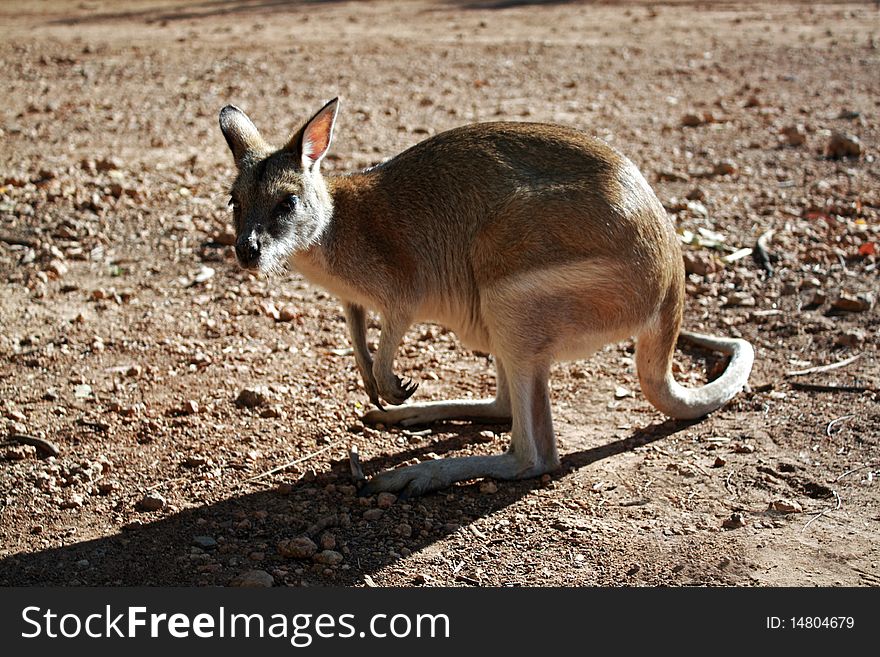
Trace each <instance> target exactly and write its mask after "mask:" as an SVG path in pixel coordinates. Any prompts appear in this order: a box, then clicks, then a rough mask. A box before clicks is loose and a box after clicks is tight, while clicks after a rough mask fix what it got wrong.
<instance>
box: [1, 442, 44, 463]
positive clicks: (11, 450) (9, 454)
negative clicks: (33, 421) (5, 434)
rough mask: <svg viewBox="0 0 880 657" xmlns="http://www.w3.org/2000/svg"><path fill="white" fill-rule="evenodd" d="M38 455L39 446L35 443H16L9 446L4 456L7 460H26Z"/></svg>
mask: <svg viewBox="0 0 880 657" xmlns="http://www.w3.org/2000/svg"><path fill="white" fill-rule="evenodd" d="M36 455H37V448H36V447H34V446H33V445H15V446H13V447H7V448H6V452H5V453H4V454H3V457H4V458H5V459H6V460H7V461H24V460H25V459H29V458H33V457H35V456H36Z"/></svg>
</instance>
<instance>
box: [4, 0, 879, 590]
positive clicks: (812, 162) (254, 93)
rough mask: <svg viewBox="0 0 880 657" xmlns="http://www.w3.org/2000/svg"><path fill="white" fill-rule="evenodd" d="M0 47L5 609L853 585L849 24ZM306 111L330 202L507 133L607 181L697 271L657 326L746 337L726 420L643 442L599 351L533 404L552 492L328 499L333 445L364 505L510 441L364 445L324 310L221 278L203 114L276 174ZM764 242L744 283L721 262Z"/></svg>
mask: <svg viewBox="0 0 880 657" xmlns="http://www.w3.org/2000/svg"><path fill="white" fill-rule="evenodd" d="M0 26H2V27H0V37H2V38H0V61H2V64H3V70H4V71H5V79H6V82H5V87H6V93H5V94H4V98H5V102H4V103H3V106H2V108H0V116H2V123H0V135H2V139H3V145H4V148H3V149H2V151H0V281H2V295H0V325H2V331H0V414H2V415H3V416H4V419H3V422H4V426H3V434H5V438H4V440H5V442H4V444H3V446H2V447H0V585H41V584H60V585H103V584H110V585H121V584H125V585H143V584H145V585H160V584H161V585H185V586H190V585H192V586H196V585H218V584H219V585H227V584H232V583H240V580H236V578H237V577H239V576H240V575H242V574H245V573H247V572H248V571H252V570H259V571H264V574H262V575H253V574H251V575H250V577H262V578H263V581H265V582H266V583H269V582H274V584H276V585H292V586H306V585H308V586H314V585H344V586H363V585H368V586H372V585H378V586H384V585H404V586H410V585H429V586H430V585H448V586H470V585H500V586H505V585H523V586H544V585H561V586H571V585H603V586H605V585H732V586H754V585H758V586H773V585H821V586H839V585H846V586H851V585H870V586H874V585H877V584H880V540H878V539H880V494H878V492H880V487H878V481H877V476H878V474H880V457H878V441H880V405H878V404H877V390H878V381H880V376H878V374H880V367H878V346H877V337H876V336H877V329H878V311H877V306H876V303H875V301H876V295H877V290H878V286H877V262H878V255H877V248H878V246H877V243H878V216H880V175H878V174H880V169H878V160H877V158H878V156H880V151H878V144H880V123H878V113H880V93H878V91H880V89H878V76H877V71H878V70H880V50H878V43H880V12H878V10H877V8H876V7H875V4H874V3H829V4H821V3H805V2H784V1H782V2H779V1H777V2H742V3H735V2H727V3H692V2H651V3H642V2H584V3H565V2H559V3H553V2H546V3H541V2H533V3H529V2H497V3H496V2H491V1H488V2H477V1H475V2H473V3H465V2H455V1H449V2H438V3H427V2H408V3H392V2H387V1H385V0H381V1H377V2H365V3H353V2H352V3H347V2H290V3H277V2H270V1H259V0H253V1H224V2H221V1H219V0H215V1H207V2H198V3H190V4H185V3H178V2H169V1H168V0H155V1H154V2H151V3H141V2H137V3H136V2H119V3H109V2H94V1H91V0H87V1H86V2H81V3H78V4H73V3H67V2H59V1H54V0H53V1H49V2H39V3H20V6H19V5H18V4H17V3H4V4H3V5H2V7H0ZM336 95H340V96H341V97H342V99H343V104H342V109H341V114H340V120H339V124H338V126H337V132H336V136H335V142H334V144H333V147H332V148H333V151H332V153H331V155H330V156H329V158H328V161H327V163H326V165H325V171H329V172H332V171H345V170H351V169H354V168H360V167H364V166H367V165H370V164H373V163H375V162H378V161H380V160H381V159H383V158H385V157H388V156H391V155H393V154H395V153H397V152H399V151H400V150H402V149H404V148H405V147H407V146H409V145H411V144H413V143H415V142H417V141H419V140H421V139H423V138H425V137H426V136H427V135H430V134H433V133H436V132H438V131H441V130H444V129H447V128H450V127H453V126H456V125H461V124H464V123H469V122H474V121H481V120H494V119H500V118H503V119H515V120H525V121H551V122H557V123H563V124H566V125H571V126H575V127H579V128H581V129H583V130H586V131H588V132H591V133H593V134H596V135H597V136H599V137H601V138H603V139H605V140H607V141H608V142H609V143H611V144H612V145H614V146H615V147H617V148H619V149H620V150H622V151H623V152H624V153H626V154H627V155H628V156H630V157H631V159H633V160H634V161H635V162H636V164H638V166H639V167H640V168H641V169H642V170H643V172H644V173H645V175H646V177H647V178H648V180H649V181H650V182H651V184H652V185H653V186H654V188H655V189H656V191H657V194H658V196H659V197H660V199H661V200H662V201H663V203H664V204H665V205H666V207H667V209H668V210H669V212H670V214H671V215H672V216H673V217H674V218H675V220H676V221H677V224H678V226H679V227H680V229H681V231H682V234H683V235H685V236H687V235H691V236H692V235H694V234H696V235H698V236H700V237H701V238H702V242H701V241H700V240H699V239H697V238H693V239H690V240H689V241H690V243H689V244H683V249H684V251H685V253H686V255H687V258H688V262H689V264H688V268H689V270H690V271H691V272H693V273H691V274H690V276H689V281H688V292H689V298H688V306H687V310H686V317H685V325H686V327H687V328H690V329H693V330H702V331H704V332H712V333H717V334H723V335H736V336H742V337H745V338H747V339H749V340H750V341H751V342H752V343H753V344H754V346H755V348H756V351H757V362H756V365H755V368H754V372H753V374H752V378H751V384H750V388H749V389H748V390H746V391H745V392H744V393H743V394H741V395H740V396H738V397H737V398H736V399H735V400H734V401H733V402H732V403H730V404H729V405H727V406H726V407H725V408H723V409H721V410H719V411H718V412H716V413H714V414H713V415H711V416H710V417H709V418H707V419H705V420H703V421H702V422H699V423H696V424H690V425H688V424H684V423H674V422H670V421H666V420H665V419H664V418H663V417H662V416H661V415H660V414H659V413H658V412H656V411H655V410H654V409H653V408H652V407H651V406H650V405H649V404H648V403H647V401H645V399H644V398H643V397H642V396H641V393H640V392H639V389H638V384H637V379H636V375H635V370H634V365H633V360H632V355H633V345H632V343H623V344H619V345H614V346H609V347H607V348H606V349H604V350H603V351H602V352H600V353H599V354H597V355H596V356H595V357H594V358H592V359H591V360H589V361H584V362H574V363H561V364H559V365H557V366H556V367H555V368H554V371H553V376H552V382H551V385H552V390H553V409H554V417H555V423H556V428H557V431H558V435H559V444H560V452H561V454H562V455H563V468H562V470H561V471H560V472H559V473H557V474H556V475H555V476H553V477H549V478H546V479H545V480H528V481H521V482H489V481H475V482H466V483H464V484H461V485H456V486H453V487H452V488H450V489H448V490H446V491H444V492H442V493H436V494H431V495H427V496H425V497H423V498H419V499H414V500H406V501H404V500H398V501H396V502H395V503H393V504H391V505H390V506H388V505H387V504H385V503H386V502H387V500H384V499H383V500H382V502H383V506H387V508H380V505H379V501H378V500H377V499H375V498H358V497H357V496H356V495H355V488H354V486H353V485H352V481H351V477H350V474H349V467H348V460H347V459H348V457H347V455H348V448H349V445H350V444H356V445H357V446H358V447H359V450H360V453H361V455H362V459H363V462H364V468H365V470H366V471H367V473H368V474H370V473H374V472H376V471H378V470H380V469H383V468H388V467H393V466H395V465H397V464H400V463H405V462H415V461H416V460H421V459H425V458H435V457H437V456H440V457H443V456H447V455H453V454H455V455H462V454H474V453H486V454H488V453H493V452H498V451H500V450H502V449H503V448H504V447H505V440H506V431H507V430H508V429H509V428H508V427H503V426H472V425H469V424H465V423H462V424H455V423H451V424H445V425H439V426H434V427H429V428H424V429H423V430H421V431H419V430H411V431H405V430H400V429H385V428H370V427H364V426H363V424H362V423H361V422H360V421H359V417H360V415H361V414H362V413H363V411H364V410H365V405H366V404H367V399H366V395H365V394H364V391H363V388H362V387H361V385H360V381H359V378H358V375H357V372H356V369H355V365H354V359H353V357H352V356H351V355H350V353H348V351H347V350H348V347H349V344H348V337H347V332H346V329H345V325H344V320H343V316H342V312H341V309H340V306H339V304H338V303H337V302H336V301H335V300H334V299H333V298H331V297H329V296H328V295H327V294H325V293H323V292H322V291H321V290H319V289H317V288H315V287H312V286H310V285H308V284H306V283H305V282H304V281H303V280H302V278H301V277H300V276H299V275H298V274H295V273H291V274H290V275H288V276H274V277H271V278H268V279H267V278H264V277H258V276H254V275H251V274H249V273H247V272H244V271H242V270H240V269H239V268H238V266H237V265H236V263H235V259H234V257H233V254H232V253H231V248H230V247H229V246H224V243H228V231H229V229H230V216H229V210H228V208H227V207H226V200H227V197H226V189H227V188H228V185H229V183H230V182H231V180H232V175H233V170H232V166H233V165H232V161H231V158H230V156H229V154H228V152H227V147H226V144H225V142H224V140H223V138H222V135H221V134H220V131H219V129H218V126H217V112H218V110H219V109H220V108H221V107H222V106H223V105H225V104H227V103H235V104H236V105H238V106H240V107H242V108H244V109H245V110H246V111H247V112H248V113H249V114H250V116H251V117H252V118H253V119H254V121H255V122H256V123H257V125H258V126H260V127H261V129H262V130H263V132H264V134H265V135H266V136H267V137H269V138H271V139H273V140H274V141H276V142H281V141H282V140H283V139H284V138H285V137H286V136H287V135H288V134H289V133H290V132H291V131H292V130H293V129H294V128H295V127H296V126H297V124H298V123H299V122H300V121H302V120H303V119H305V118H306V117H307V116H308V115H309V114H310V113H311V112H313V111H314V110H316V109H317V108H318V107H320V106H321V104H322V102H323V101H325V100H326V99H328V98H331V97H333V96H336ZM685 124H693V125H685ZM832 133H842V134H844V135H850V136H853V137H856V138H857V139H858V147H856V146H855V144H856V142H854V141H849V142H847V143H848V144H849V147H848V148H850V149H851V150H850V151H849V153H850V154H849V155H846V154H845V153H844V152H842V151H840V152H838V151H830V152H829V151H827V150H826V149H827V147H828V144H829V142H830V141H831V140H832ZM700 229H702V231H703V232H702V233H700ZM769 229H774V230H775V233H774V234H773V237H772V239H771V240H770V241H769V244H768V245H769V251H770V253H771V256H772V260H771V264H772V266H773V269H774V272H773V275H772V276H769V275H768V273H767V271H766V270H765V268H764V267H762V265H761V264H760V263H759V262H758V261H756V260H755V259H753V258H752V257H751V256H747V257H744V258H741V259H737V260H733V261H732V262H722V260H721V258H722V257H723V256H726V255H729V254H731V253H733V252H734V251H736V250H737V249H739V248H742V247H755V245H756V240H757V238H758V237H759V236H760V235H762V234H763V233H765V232H766V231H767V230H769ZM707 231H709V232H707ZM715 233H717V235H716V234H715ZM206 268H210V269H206ZM200 274H201V275H200ZM872 295H873V296H872ZM276 316H277V317H278V319H276V318H275V317H276ZM375 336H376V333H373V334H372V337H373V338H375ZM853 356H858V358H857V359H856V360H855V361H853V362H851V363H850V364H847V365H845V366H843V367H839V368H837V369H833V370H829V371H825V372H818V373H812V374H801V375H793V376H789V375H787V373H789V372H791V371H795V370H803V369H806V368H809V367H811V366H817V365H825V364H831V363H837V362H840V361H843V360H844V359H848V358H850V357H853ZM398 366H399V370H400V374H402V375H407V376H413V377H414V378H415V379H416V380H418V381H420V382H421V387H420V389H419V391H418V393H417V397H418V398H420V399H428V398H436V399H441V398H448V397H460V396H462V395H465V396H467V395H472V396H474V397H479V396H487V395H491V394H492V392H493V386H494V379H493V375H492V364H491V359H490V358H488V357H487V356H485V355H481V354H475V353H469V352H467V351H465V350H464V349H463V348H462V347H461V346H460V345H459V343H458V341H457V339H456V337H455V335H454V334H452V333H450V332H447V331H445V330H442V329H441V328H439V327H433V326H417V327H413V329H412V330H411V331H410V333H409V334H408V336H407V338H406V340H405V342H404V344H403V345H402V347H401V351H400V357H399V359H398ZM680 366H681V368H680V369H681V373H680V374H679V378H680V379H681V380H682V381H685V382H688V383H691V384H698V383H700V382H701V381H703V380H705V377H706V372H707V371H708V372H710V376H711V372H712V369H713V368H714V367H716V366H717V363H714V362H713V360H712V359H711V358H707V357H706V355H705V354H699V353H693V352H686V353H685V352H683V353H682V354H681V357H680ZM258 386H265V387H266V388H267V390H265V391H264V397H265V399H263V400H262V401H263V403H262V405H259V406H256V407H254V408H243V407H241V406H239V405H237V404H236V403H235V402H236V399H237V397H238V395H239V392H240V391H241V390H242V389H244V388H254V387H258ZM618 388H621V389H620V390H618ZM624 389H625V390H624ZM22 434H24V435H28V436H31V437H34V438H38V439H42V440H46V441H49V442H51V443H52V444H53V445H54V446H55V447H57V450H58V454H57V456H49V455H48V454H47V453H46V452H45V448H44V447H42V446H37V447H35V446H34V445H32V444H22V443H21V442H20V441H19V439H18V438H16V436H19V435H22ZM285 464H290V465H288V466H287V467H286V468H285V467H284V466H285ZM273 469H277V470H278V471H277V472H276V473H274V474H267V473H269V472H270V471H272V470H273ZM151 499H152V502H153V504H154V507H152V508H154V510H148V509H147V508H145V507H144V505H145V504H146V506H147V507H149V504H150V500H151ZM301 537H308V538H310V539H311V540H312V541H313V542H314V544H315V545H316V546H317V548H318V549H319V550H326V551H325V552H322V553H320V554H321V556H319V557H318V558H317V559H315V558H308V556H307V557H306V558H301V559H298V558H296V557H294V556H289V549H290V545H291V544H290V543H289V542H285V541H288V539H296V538H301ZM300 544H305V545H306V546H308V543H307V542H306V541H300V542H299V543H297V545H300ZM279 545H280V547H279ZM307 551H308V550H307ZM265 573H268V574H265Z"/></svg>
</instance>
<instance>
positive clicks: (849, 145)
mask: <svg viewBox="0 0 880 657" xmlns="http://www.w3.org/2000/svg"><path fill="white" fill-rule="evenodd" d="M861 154H862V142H861V141H859V138H858V137H856V136H855V135H848V134H844V133H842V132H832V133H831V136H830V137H829V138H828V142H827V143H826V144H825V157H830V158H832V159H835V160H839V159H841V158H844V157H859V156H860V155H861Z"/></svg>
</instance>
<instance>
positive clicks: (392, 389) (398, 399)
mask: <svg viewBox="0 0 880 657" xmlns="http://www.w3.org/2000/svg"><path fill="white" fill-rule="evenodd" d="M392 377H393V378H391V380H390V381H388V382H387V383H388V388H386V389H383V390H380V391H379V394H380V396H381V397H382V399H384V400H385V401H387V402H388V403H389V404H395V405H398V404H402V403H403V402H405V401H406V400H407V399H409V398H410V397H411V396H412V394H413V393H414V392H415V391H416V390H417V389H418V387H419V384H418V382H416V381H413V380H412V379H401V378H400V377H399V376H396V375H392Z"/></svg>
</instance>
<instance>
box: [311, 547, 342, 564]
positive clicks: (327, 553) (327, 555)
mask: <svg viewBox="0 0 880 657" xmlns="http://www.w3.org/2000/svg"><path fill="white" fill-rule="evenodd" d="M312 559H313V560H314V561H316V562H317V563H320V564H324V565H325V566H336V565H338V564H341V563H342V562H343V561H345V557H343V556H342V554H341V553H339V552H337V551H336V550H322V551H321V552H318V553H317V554H316V555H314V556H313V557H312Z"/></svg>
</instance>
